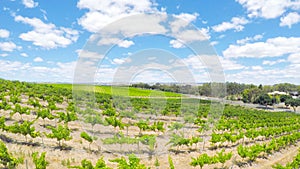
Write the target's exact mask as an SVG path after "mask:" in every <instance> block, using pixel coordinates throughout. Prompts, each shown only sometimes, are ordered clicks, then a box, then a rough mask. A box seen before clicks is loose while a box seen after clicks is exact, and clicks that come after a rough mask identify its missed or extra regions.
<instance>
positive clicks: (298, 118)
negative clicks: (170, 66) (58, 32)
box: [0, 80, 300, 169]
mask: <svg viewBox="0 0 300 169" xmlns="http://www.w3.org/2000/svg"><path fill="white" fill-rule="evenodd" d="M128 90H129V91H128ZM0 91H1V92H0V114H1V116H0V131H1V132H0V168H9V169H13V168H20V169H24V168H29V169H33V168H36V169H45V168H48V169H57V168H78V169H109V168H120V169H146V168H153V169H154V168H155V169H156V168H162V169H165V168H178V169H181V168H237V169H238V168H264V169H265V168H275V169H285V168H286V169H290V168H299V167H300V160H299V159H300V155H299V150H298V147H299V145H300V143H299V140H300V132H299V131H300V123H299V122H300V115H298V114H295V113H287V112H268V111H264V110H257V109H250V108H244V107H241V106H232V105H222V104H221V103H218V102H212V101H206V100H199V99H194V98H189V97H182V96H181V95H180V94H176V93H171V92H161V91H155V90H145V89H137V88H133V87H130V88H126V87H114V88H111V87H109V86H96V87H95V92H93V91H91V90H89V89H87V90H85V89H82V90H76V91H75V92H74V91H73V90H72V85H67V84H35V83H26V82H19V81H7V80H0ZM116 93H117V94H116ZM91 98H92V99H91ZM223 106H224V109H223ZM218 108H220V109H218Z"/></svg>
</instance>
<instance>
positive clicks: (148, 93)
mask: <svg viewBox="0 0 300 169" xmlns="http://www.w3.org/2000/svg"><path fill="white" fill-rule="evenodd" d="M52 86H56V87H60V88H66V89H72V87H73V85H72V84H52ZM75 86H76V87H75V88H76V89H79V90H85V91H94V92H97V93H101V94H109V95H111V94H113V95H116V96H130V97H181V96H182V95H181V94H178V93H172V92H162V91H157V90H148V89H139V88H133V87H120V86H95V87H91V86H88V87H87V86H85V85H75Z"/></svg>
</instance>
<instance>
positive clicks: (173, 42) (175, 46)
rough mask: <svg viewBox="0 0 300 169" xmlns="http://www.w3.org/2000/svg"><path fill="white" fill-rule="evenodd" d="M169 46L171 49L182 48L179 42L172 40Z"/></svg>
mask: <svg viewBox="0 0 300 169" xmlns="http://www.w3.org/2000/svg"><path fill="white" fill-rule="evenodd" d="M170 45H171V46H172V47H173V48H182V47H183V46H184V45H183V44H182V43H181V42H180V41H178V40H174V39H173V40H171V41H170Z"/></svg>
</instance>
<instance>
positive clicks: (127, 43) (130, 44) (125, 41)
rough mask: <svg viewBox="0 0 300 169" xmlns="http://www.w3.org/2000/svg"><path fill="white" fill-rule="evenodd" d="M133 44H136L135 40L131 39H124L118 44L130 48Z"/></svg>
mask: <svg viewBox="0 0 300 169" xmlns="http://www.w3.org/2000/svg"><path fill="white" fill-rule="evenodd" d="M132 45H134V42H133V41H129V40H123V41H121V42H120V43H118V46H119V47H122V48H129V47H130V46H132Z"/></svg>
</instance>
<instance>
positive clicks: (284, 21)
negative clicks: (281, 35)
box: [279, 12, 300, 28]
mask: <svg viewBox="0 0 300 169" xmlns="http://www.w3.org/2000/svg"><path fill="white" fill-rule="evenodd" d="M298 22H300V15H299V14H298V13H297V12H291V13H289V14H287V15H286V16H284V17H281V18H280V24H279V25H280V26H288V27H289V28H291V27H292V25H293V24H296V23H298Z"/></svg>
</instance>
